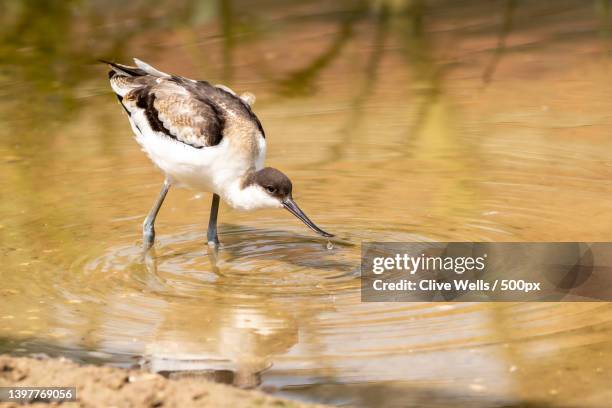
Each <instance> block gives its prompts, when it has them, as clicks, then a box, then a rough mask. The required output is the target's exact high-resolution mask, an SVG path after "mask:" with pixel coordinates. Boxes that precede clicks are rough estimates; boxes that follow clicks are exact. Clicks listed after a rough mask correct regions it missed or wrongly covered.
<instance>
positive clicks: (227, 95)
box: [103, 59, 331, 244]
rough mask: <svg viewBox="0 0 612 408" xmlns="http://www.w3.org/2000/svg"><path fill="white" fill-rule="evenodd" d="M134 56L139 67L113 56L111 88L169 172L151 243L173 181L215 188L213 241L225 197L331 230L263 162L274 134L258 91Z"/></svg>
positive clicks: (149, 221) (143, 141)
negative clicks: (260, 113) (258, 107)
mask: <svg viewBox="0 0 612 408" xmlns="http://www.w3.org/2000/svg"><path fill="white" fill-rule="evenodd" d="M103 62H106V61H103ZM134 62H135V63H136V67H132V66H127V65H122V64H117V63H112V62H106V63H107V64H109V66H110V68H111V71H110V72H109V75H108V76H109V81H110V84H111V87H112V89H113V91H114V92H115V94H116V95H117V98H118V100H119V103H120V104H121V106H122V107H123V109H124V110H125V112H126V113H127V115H128V118H129V121H130V124H131V125H132V130H133V132H134V135H135V138H136V141H137V142H138V143H139V144H140V146H141V147H142V149H143V150H144V151H145V152H146V153H147V155H148V156H149V158H150V159H151V160H152V161H153V163H155V165H156V166H157V167H159V168H160V169H161V170H162V171H163V172H164V174H165V176H166V182H165V183H164V188H163V189H162V192H161V193H160V198H159V199H158V202H157V203H156V205H155V206H154V208H153V210H152V211H151V213H150V214H149V217H147V221H146V222H145V228H144V229H145V242H146V241H150V242H149V244H151V243H152V241H153V236H154V232H153V222H154V220H155V216H156V214H157V211H158V210H159V207H160V206H161V203H162V201H163V199H164V197H165V194H166V193H167V191H168V189H169V187H170V186H171V185H177V186H183V187H189V188H192V189H195V190H198V191H208V192H212V193H214V194H215V196H214V197H215V199H214V200H213V212H214V214H213V213H211V225H212V221H213V215H214V221H215V222H214V228H213V230H214V231H213V232H214V236H213V237H212V240H213V243H215V242H216V241H217V238H216V211H217V208H218V197H219V196H220V197H222V198H223V199H224V200H225V201H226V202H227V203H228V204H229V205H231V206H232V207H234V208H237V209H241V210H254V209H257V208H265V207H285V208H286V209H288V210H289V211H290V212H291V213H292V214H294V215H296V216H297V217H298V218H300V219H301V220H302V221H303V222H304V223H306V224H307V225H308V226H309V227H310V228H312V229H313V230H314V231H316V232H318V233H319V234H321V235H324V236H331V234H328V233H326V232H325V231H323V230H321V229H320V228H318V227H317V226H316V225H315V224H314V223H313V222H312V221H310V220H309V219H308V217H306V215H305V214H304V213H303V212H302V211H301V210H300V209H299V207H297V205H296V204H295V202H294V201H293V199H292V196H291V193H292V184H291V181H290V180H289V178H287V176H285V175H284V174H283V173H281V172H280V171H278V170H276V169H272V168H263V163H264V160H265V153H266V139H265V133H264V130H263V128H262V126H261V122H260V121H259V119H258V118H257V116H256V115H255V114H254V113H253V111H252V109H251V106H252V104H253V102H254V99H255V98H254V96H253V95H251V94H249V93H245V94H242V95H240V96H238V95H236V93H234V92H233V91H232V90H231V89H229V88H227V87H226V86H223V85H211V84H210V83H208V82H206V81H196V80H193V79H188V78H184V77H181V76H177V75H171V74H167V73H165V72H161V71H159V70H157V69H155V68H153V67H152V66H150V65H149V64H146V63H144V62H142V61H140V60H137V59H134ZM215 203H216V204H215ZM147 224H149V225H147ZM211 225H209V242H210V241H211ZM147 230H149V231H148V233H147Z"/></svg>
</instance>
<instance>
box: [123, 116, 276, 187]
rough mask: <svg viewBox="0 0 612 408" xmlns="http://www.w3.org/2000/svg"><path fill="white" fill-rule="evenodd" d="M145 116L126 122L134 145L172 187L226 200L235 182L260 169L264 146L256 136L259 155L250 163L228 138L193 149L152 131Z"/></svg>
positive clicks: (262, 139)
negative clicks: (129, 127)
mask: <svg viewBox="0 0 612 408" xmlns="http://www.w3.org/2000/svg"><path fill="white" fill-rule="evenodd" d="M144 115H145V114H144V112H143V111H137V112H133V113H132V116H131V117H130V118H129V119H130V124H131V125H132V130H133V132H134V135H135V136H136V141H137V142H138V143H139V144H140V146H141V147H142V150H143V151H144V152H145V153H146V154H147V155H148V156H149V158H150V159H151V161H153V163H154V164H155V165H156V166H157V167H159V168H160V169H161V170H162V171H163V172H164V173H165V174H166V175H167V176H168V178H169V179H170V181H171V182H172V184H173V185H177V186H181V187H188V188H191V189H194V190H197V191H207V192H214V193H217V194H220V195H221V196H227V191H228V190H229V189H230V188H231V186H232V185H235V184H236V183H235V181H236V180H240V179H241V178H242V177H243V175H244V174H245V173H246V172H247V171H248V170H249V169H252V168H253V167H255V169H257V170H258V169H260V168H262V167H263V163H264V160H265V154H266V142H265V139H264V138H263V137H262V136H260V135H257V136H256V137H257V140H258V142H257V150H258V154H257V155H256V157H255V158H254V159H253V158H252V157H249V156H248V155H246V156H245V155H242V154H240V152H241V149H240V148H239V146H233V145H232V143H231V140H230V138H224V139H223V140H221V143H219V144H218V145H216V146H210V147H204V148H201V149H195V148H193V147H191V146H188V145H186V144H184V143H181V142H179V141H176V140H173V139H171V138H170V137H168V136H167V135H164V134H162V133H159V132H155V131H153V130H152V129H151V128H150V126H149V124H148V121H147V120H146V118H145V116H144Z"/></svg>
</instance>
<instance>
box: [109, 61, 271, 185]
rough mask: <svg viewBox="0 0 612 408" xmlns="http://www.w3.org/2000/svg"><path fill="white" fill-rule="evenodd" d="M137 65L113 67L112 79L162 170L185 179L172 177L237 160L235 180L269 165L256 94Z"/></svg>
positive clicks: (142, 140) (140, 138)
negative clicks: (254, 104)
mask: <svg viewBox="0 0 612 408" xmlns="http://www.w3.org/2000/svg"><path fill="white" fill-rule="evenodd" d="M135 61H136V62H137V64H138V67H131V66H126V65H121V64H115V63H109V65H110V66H111V68H112V70H111V71H110V72H109V80H110V83H111V87H112V88H113V90H114V91H115V94H116V95H117V98H118V99H119V102H120V103H121V105H122V106H123V108H124V109H125V111H126V113H127V114H128V116H129V119H130V123H131V125H132V129H133V131H134V133H135V135H136V139H137V140H138V142H139V143H140V144H141V145H142V147H143V149H144V150H145V151H146V152H147V153H148V155H149V156H150V157H151V159H152V160H153V161H154V162H155V164H156V165H157V166H158V167H160V168H162V170H164V171H165V172H166V173H167V174H169V175H170V176H175V178H179V179H180V178H181V177H180V175H179V174H172V173H177V172H178V171H179V170H180V169H182V170H185V166H186V165H187V164H188V163H192V164H193V165H201V166H204V167H205V168H207V167H211V166H212V163H205V162H206V161H209V162H210V161H211V160H216V161H217V162H218V164H217V168H219V166H221V164H222V163H223V162H224V161H225V162H227V161H228V160H229V161H233V163H232V164H231V165H230V167H231V169H232V172H233V173H235V174H232V176H237V175H238V173H240V172H244V171H246V170H247V169H248V168H250V167H254V168H259V167H261V166H262V165H263V159H264V156H265V134H264V131H263V128H262V126H261V123H260V122H259V119H258V118H257V117H256V116H255V114H254V113H253V111H252V110H251V106H250V103H252V98H251V97H250V96H245V97H240V96H238V95H236V94H235V93H234V92H233V91H232V90H230V89H229V88H227V87H224V86H219V85H211V84H210V83H208V82H206V81H195V80H192V79H188V78H184V77H180V76H176V75H169V74H166V73H164V72H161V71H158V70H156V69H155V68H153V67H151V66H149V65H147V64H145V63H143V62H141V61H138V60H135ZM215 148H216V149H215ZM221 156H223V157H221ZM200 170H202V169H200ZM194 171H195V170H194V169H187V172H188V173H190V174H191V173H193V172H194ZM202 171H204V170H202ZM207 171H209V172H210V171H212V168H211V169H209V170H207ZM186 183H187V184H189V183H188V182H186Z"/></svg>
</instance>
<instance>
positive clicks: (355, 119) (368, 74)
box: [325, 7, 389, 162]
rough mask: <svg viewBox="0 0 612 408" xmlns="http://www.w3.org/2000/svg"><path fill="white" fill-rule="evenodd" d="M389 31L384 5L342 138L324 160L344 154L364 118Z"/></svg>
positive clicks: (340, 156)
mask: <svg viewBox="0 0 612 408" xmlns="http://www.w3.org/2000/svg"><path fill="white" fill-rule="evenodd" d="M388 32H389V10H388V9H387V8H386V7H385V8H383V9H382V10H381V11H380V12H379V13H378V14H377V20H376V32H375V36H374V41H373V48H372V52H371V53H370V58H369V60H368V64H367V65H366V67H365V72H364V73H365V75H364V80H363V85H362V87H361V90H360V91H359V93H358V94H357V95H356V96H355V99H354V100H353V102H352V103H351V112H350V114H349V116H348V119H347V122H346V125H345V126H344V128H343V130H342V132H341V133H342V138H341V139H340V141H339V142H337V143H335V144H334V145H333V146H332V147H331V148H330V150H331V157H330V158H329V159H326V160H325V162H336V161H339V160H340V159H341V158H342V157H343V156H344V151H345V150H346V148H347V147H348V146H349V145H350V144H351V140H352V139H353V138H354V136H355V134H356V131H357V130H358V128H359V126H360V124H361V122H362V119H363V118H364V115H363V114H362V113H363V104H364V103H365V101H366V100H367V99H368V97H369V96H370V94H371V93H372V90H373V89H374V87H375V85H376V83H377V82H378V68H379V66H380V61H381V60H382V58H383V55H384V52H385V43H386V40H387V34H388Z"/></svg>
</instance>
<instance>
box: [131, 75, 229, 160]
mask: <svg viewBox="0 0 612 408" xmlns="http://www.w3.org/2000/svg"><path fill="white" fill-rule="evenodd" d="M121 103H122V105H123V106H124V107H125V108H126V110H127V111H128V113H129V114H130V116H131V117H132V120H133V121H134V123H135V124H136V125H137V126H138V128H139V129H143V125H146V126H148V127H150V129H151V130H152V131H154V132H157V133H159V134H161V135H164V136H166V137H169V138H171V139H174V140H177V141H179V142H182V143H184V144H186V145H189V146H192V147H195V148H197V149H201V148H203V147H207V146H216V145H218V144H219V143H220V142H221V139H222V138H223V129H224V127H225V119H224V115H223V112H222V111H221V109H220V108H219V107H218V106H217V105H216V104H215V103H214V102H213V101H211V100H210V99H207V98H197V97H195V96H194V95H192V94H191V93H190V92H188V91H187V90H186V89H184V88H183V87H181V86H180V85H179V84H177V83H175V82H173V81H172V80H161V79H156V80H155V81H153V83H152V84H149V85H145V86H140V87H137V88H135V89H133V90H131V91H129V92H127V93H126V94H125V95H124V96H123V99H122V101H121ZM138 113H140V114H138ZM146 126H144V128H146Z"/></svg>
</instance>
